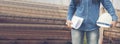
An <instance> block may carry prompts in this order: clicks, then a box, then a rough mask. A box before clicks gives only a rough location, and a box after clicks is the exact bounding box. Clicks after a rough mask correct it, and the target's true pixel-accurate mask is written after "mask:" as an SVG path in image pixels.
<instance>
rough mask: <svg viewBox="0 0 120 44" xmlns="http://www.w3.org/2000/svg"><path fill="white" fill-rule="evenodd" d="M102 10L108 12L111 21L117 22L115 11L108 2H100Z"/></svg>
mask: <svg viewBox="0 0 120 44" xmlns="http://www.w3.org/2000/svg"><path fill="white" fill-rule="evenodd" d="M100 1H101V3H102V5H103V6H104V8H105V9H106V10H107V11H108V13H109V14H110V15H111V16H112V20H113V21H117V20H118V17H117V16H116V13H115V9H114V7H113V5H112V3H111V1H110V0H100Z"/></svg>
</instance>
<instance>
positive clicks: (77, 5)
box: [66, 0, 118, 44]
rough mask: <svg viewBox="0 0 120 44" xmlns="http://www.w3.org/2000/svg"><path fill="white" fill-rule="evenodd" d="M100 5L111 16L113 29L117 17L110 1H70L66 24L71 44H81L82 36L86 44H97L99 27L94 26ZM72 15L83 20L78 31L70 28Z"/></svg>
mask: <svg viewBox="0 0 120 44" xmlns="http://www.w3.org/2000/svg"><path fill="white" fill-rule="evenodd" d="M100 3H102V5H103V6H104V8H105V9H106V10H107V11H108V13H109V14H110V15H111V16H112V27H115V25H116V22H117V19H118V17H117V16H116V14H115V10H114V8H113V5H112V3H111V2H110V0H71V2H70V5H69V9H68V16H67V21H66V23H67V26H68V27H69V28H70V29H71V36H72V44H83V42H84V35H85V36H86V39H87V44H98V39H99V26H97V25H96V21H97V19H98V17H99V8H100ZM73 15H76V16H78V17H82V18H83V19H84V21H83V23H82V25H81V27H79V29H73V28H72V27H71V24H72V22H71V19H72V17H73Z"/></svg>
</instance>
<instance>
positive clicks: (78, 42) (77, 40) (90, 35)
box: [71, 29, 99, 44]
mask: <svg viewBox="0 0 120 44" xmlns="http://www.w3.org/2000/svg"><path fill="white" fill-rule="evenodd" d="M84 35H86V39H87V44H98V40H99V29H96V30H92V31H80V30H75V29H72V30H71V36H72V44H84V43H83V42H84Z"/></svg>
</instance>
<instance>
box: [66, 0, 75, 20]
mask: <svg viewBox="0 0 120 44" xmlns="http://www.w3.org/2000/svg"><path fill="white" fill-rule="evenodd" d="M75 11H76V2H75V0H71V2H70V4H69V7H68V15H67V20H71V19H72V16H73V15H74V13H75Z"/></svg>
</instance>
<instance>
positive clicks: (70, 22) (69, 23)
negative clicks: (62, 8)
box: [66, 20, 72, 29]
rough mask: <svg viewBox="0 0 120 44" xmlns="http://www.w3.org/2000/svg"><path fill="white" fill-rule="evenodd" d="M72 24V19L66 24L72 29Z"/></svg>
mask: <svg viewBox="0 0 120 44" xmlns="http://www.w3.org/2000/svg"><path fill="white" fill-rule="evenodd" d="M71 24H72V21H70V20H66V25H67V27H68V28H70V29H72V27H71Z"/></svg>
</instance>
